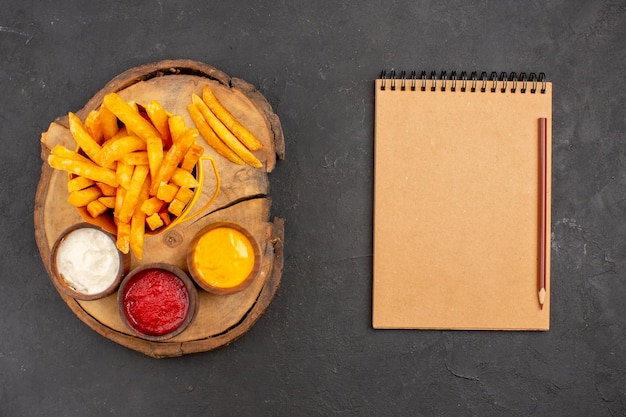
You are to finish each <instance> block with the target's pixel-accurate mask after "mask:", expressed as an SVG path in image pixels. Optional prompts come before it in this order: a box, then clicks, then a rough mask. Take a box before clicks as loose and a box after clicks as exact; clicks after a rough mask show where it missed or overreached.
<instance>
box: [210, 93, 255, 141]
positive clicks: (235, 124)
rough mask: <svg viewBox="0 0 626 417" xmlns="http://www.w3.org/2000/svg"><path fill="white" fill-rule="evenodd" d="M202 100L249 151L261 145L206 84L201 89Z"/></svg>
mask: <svg viewBox="0 0 626 417" xmlns="http://www.w3.org/2000/svg"><path fill="white" fill-rule="evenodd" d="M202 100H204V102H205V103H206V105H207V106H209V108H210V109H211V111H212V112H213V114H214V115H215V116H217V118H218V119H219V120H220V121H221V122H222V123H223V124H224V126H226V127H227V128H228V130H229V131H231V132H232V133H233V135H235V136H236V137H237V139H239V141H241V143H243V144H244V145H245V146H246V148H248V149H249V150H251V151H258V150H259V149H261V148H262V147H263V144H262V143H261V141H260V140H258V139H257V138H256V136H254V135H253V134H252V132H250V131H249V130H248V129H246V128H245V127H244V126H243V125H242V124H241V123H239V120H237V119H236V118H235V117H234V116H233V115H232V114H231V113H230V112H229V111H228V110H227V109H226V108H225V107H224V106H223V105H222V103H220V101H219V100H218V99H217V97H215V94H213V91H211V88H210V87H209V86H208V85H205V86H204V88H203V89H202Z"/></svg>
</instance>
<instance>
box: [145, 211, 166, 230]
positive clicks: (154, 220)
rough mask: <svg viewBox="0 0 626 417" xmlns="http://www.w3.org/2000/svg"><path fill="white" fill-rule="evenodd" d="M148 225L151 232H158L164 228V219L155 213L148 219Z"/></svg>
mask: <svg viewBox="0 0 626 417" xmlns="http://www.w3.org/2000/svg"><path fill="white" fill-rule="evenodd" d="M146 224H147V225H148V227H149V228H150V230H156V229H158V228H159V227H161V226H163V225H164V224H165V223H163V219H162V218H161V217H160V216H159V214H158V213H154V214H152V215H150V216H148V217H147V218H146Z"/></svg>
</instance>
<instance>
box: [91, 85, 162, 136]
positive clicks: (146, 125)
mask: <svg viewBox="0 0 626 417" xmlns="http://www.w3.org/2000/svg"><path fill="white" fill-rule="evenodd" d="M102 104H103V105H104V106H105V107H106V108H107V109H109V110H110V111H111V113H113V114H114V115H115V116H116V117H117V118H118V119H120V120H121V121H122V122H123V123H124V124H125V125H126V128H127V129H129V130H130V131H131V132H133V133H134V134H135V135H137V136H139V137H140V138H141V139H143V140H144V141H145V140H146V139H147V138H149V137H150V136H159V131H158V130H157V129H156V128H155V127H154V126H153V125H152V123H150V122H149V121H147V120H146V119H144V118H143V117H142V116H141V115H140V114H139V112H137V110H135V109H133V107H132V106H131V105H130V104H129V103H127V102H126V101H125V100H124V99H123V98H121V97H120V96H119V95H117V94H116V93H109V94H107V95H106V96H104V99H103V101H102Z"/></svg>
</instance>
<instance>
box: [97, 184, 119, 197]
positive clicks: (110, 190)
mask: <svg viewBox="0 0 626 417" xmlns="http://www.w3.org/2000/svg"><path fill="white" fill-rule="evenodd" d="M96 185H97V186H98V188H100V190H101V191H102V195H103V196H106V197H111V196H115V194H117V187H111V186H110V185H107V184H105V183H103V182H97V183H96Z"/></svg>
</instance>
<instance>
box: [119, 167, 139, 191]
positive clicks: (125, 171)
mask: <svg viewBox="0 0 626 417" xmlns="http://www.w3.org/2000/svg"><path fill="white" fill-rule="evenodd" d="M134 170H135V167H134V166H133V165H128V164H127V163H125V162H124V161H119V162H118V163H117V168H116V169H115V177H116V178H117V180H118V181H119V184H120V187H122V188H125V189H128V187H130V180H131V178H132V177H133V171H134Z"/></svg>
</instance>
